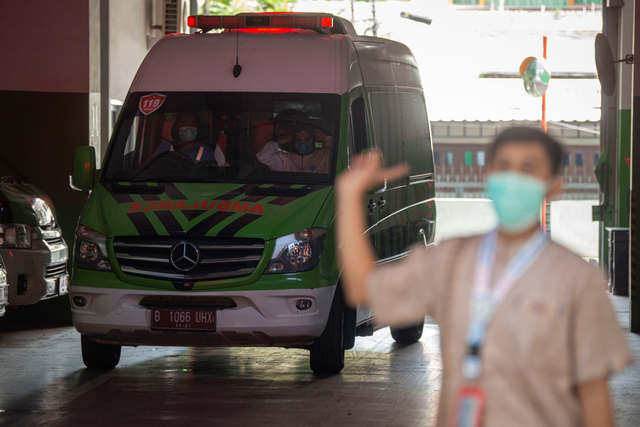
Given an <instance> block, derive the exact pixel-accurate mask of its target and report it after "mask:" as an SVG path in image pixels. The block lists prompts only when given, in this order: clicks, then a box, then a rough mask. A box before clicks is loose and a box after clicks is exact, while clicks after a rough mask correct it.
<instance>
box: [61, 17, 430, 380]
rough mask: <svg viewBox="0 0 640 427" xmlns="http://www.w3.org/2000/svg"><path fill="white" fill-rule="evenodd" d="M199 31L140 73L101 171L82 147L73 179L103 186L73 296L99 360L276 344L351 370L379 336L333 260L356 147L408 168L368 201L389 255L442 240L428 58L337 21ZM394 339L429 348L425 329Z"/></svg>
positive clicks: (322, 365)
mask: <svg viewBox="0 0 640 427" xmlns="http://www.w3.org/2000/svg"><path fill="white" fill-rule="evenodd" d="M189 24H190V25H191V26H193V27H197V28H199V29H201V31H200V32H199V33H197V34H193V35H172V36H167V37H165V38H164V39H162V40H161V41H160V42H158V43H157V44H156V45H155V46H154V48H153V49H152V50H151V51H150V52H149V54H148V55H147V57H146V59H145V60H144V62H143V63H142V65H141V66H140V69H139V71H138V73H137V75H136V77H135V79H134V81H133V84H132V85H131V89H130V92H129V94H128V96H127V99H126V101H125V103H124V105H123V108H122V113H121V115H120V117H119V119H118V122H117V124H116V128H115V131H114V134H113V137H112V139H111V141H110V144H109V147H108V150H107V153H106V157H105V162H104V164H103V167H102V169H101V171H100V173H99V177H98V174H95V173H94V172H96V171H95V166H94V165H95V157H94V153H93V151H92V150H93V148H92V147H81V148H79V149H78V150H77V151H76V157H75V159H74V171H73V183H74V186H76V187H78V188H81V189H85V190H92V192H91V195H90V197H89V199H88V201H87V204H86V206H85V208H84V210H83V213H82V216H81V217H80V220H79V227H78V230H77V233H76V242H75V249H74V273H73V277H72V282H71V292H70V298H71V303H72V310H73V322H74V324H75V327H76V328H77V330H78V331H79V332H80V333H81V334H82V350H83V358H84V361H85V364H86V365H87V366H89V367H92V368H111V367H113V366H115V365H116V364H117V363H118V361H119V358H120V349H121V346H123V345H126V346H136V345H175V346H280V347H297V348H306V349H309V350H310V354H311V358H310V363H311V368H312V369H313V370H314V371H315V372H334V373H335V372H339V371H340V370H342V368H343V366H344V352H345V350H346V349H350V348H352V347H353V345H354V339H355V336H356V335H366V334H371V333H372V332H373V328H372V326H371V325H372V323H371V313H370V312H368V311H360V312H358V313H356V311H355V310H353V309H351V308H349V307H347V306H346V305H345V303H344V300H343V297H342V291H341V288H340V271H339V268H338V266H337V262H336V253H337V250H336V243H335V236H334V228H335V221H334V218H335V203H334V198H335V191H334V188H333V184H334V180H335V177H336V176H337V175H338V174H339V173H340V171H342V170H344V169H345V168H347V167H348V165H349V160H350V158H351V157H353V156H354V155H356V154H357V153H359V152H361V151H363V150H366V149H371V148H379V149H380V150H381V151H382V153H383V156H384V161H385V162H386V164H387V165H389V166H390V165H394V164H397V163H400V162H405V161H408V162H409V163H410V165H411V173H410V175H409V176H407V177H405V178H403V179H399V180H398V181H397V182H388V183H387V184H386V185H385V186H384V188H380V189H377V191H373V190H372V192H371V193H370V194H369V195H368V197H367V198H366V200H364V203H365V205H366V209H367V210H366V212H368V222H369V226H370V228H369V230H368V231H367V233H368V235H369V236H370V237H371V240H372V241H373V243H374V245H375V248H376V250H377V255H378V258H379V259H380V260H381V261H380V262H391V261H394V260H397V259H400V258H402V257H404V256H405V255H406V254H407V248H408V247H409V245H411V244H412V243H414V242H423V243H424V244H425V245H428V244H431V243H432V242H433V236H434V232H435V215H436V212H435V203H434V197H435V188H434V175H433V173H434V165H433V156H432V154H433V150H432V145H431V137H430V129H429V122H428V120H427V112H426V107H425V101H424V96H423V91H422V87H421V82H420V74H419V72H418V68H417V66H416V62H415V59H414V57H413V55H412V53H411V51H410V50H409V49H408V48H407V47H406V46H405V45H403V44H401V43H397V42H394V41H391V40H385V39H381V38H375V37H363V36H358V35H356V34H355V31H354V29H353V26H352V25H351V23H350V22H348V21H346V20H344V19H342V18H339V17H336V16H332V15H326V14H242V15H236V16H197V17H190V18H189ZM216 31H218V32H216ZM94 177H97V178H94ZM393 334H394V337H395V338H396V339H397V340H399V341H404V342H413V341H417V340H418V339H419V338H420V336H421V334H422V324H419V325H414V326H412V327H409V328H406V329H402V330H396V331H393Z"/></svg>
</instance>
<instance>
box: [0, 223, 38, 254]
mask: <svg viewBox="0 0 640 427" xmlns="http://www.w3.org/2000/svg"><path fill="white" fill-rule="evenodd" d="M30 247H31V227H29V226H28V225H25V224H0V248H25V249H28V248H30Z"/></svg>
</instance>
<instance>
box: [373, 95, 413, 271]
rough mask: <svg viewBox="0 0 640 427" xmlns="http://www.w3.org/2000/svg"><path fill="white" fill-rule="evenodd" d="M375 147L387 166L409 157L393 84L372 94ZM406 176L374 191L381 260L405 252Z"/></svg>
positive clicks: (390, 259)
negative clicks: (406, 151)
mask: <svg viewBox="0 0 640 427" xmlns="http://www.w3.org/2000/svg"><path fill="white" fill-rule="evenodd" d="M369 102H370V105H371V115H372V117H373V128H374V133H375V134H374V137H375V143H376V147H377V148H378V149H379V150H380V151H381V152H382V158H383V160H384V166H385V167H392V166H395V165H398V164H401V163H404V162H405V161H406V156H405V147H404V141H403V139H402V129H401V124H402V118H401V113H400V107H399V105H398V94H397V93H395V90H394V89H392V88H379V89H376V91H375V92H373V91H372V92H371V93H370V94H369ZM407 178H408V177H402V178H400V179H398V180H396V181H392V182H391V181H390V182H387V185H386V188H385V189H383V190H381V191H379V192H377V193H376V194H375V195H374V198H373V202H374V203H375V204H376V207H377V210H378V222H377V226H376V228H377V235H378V239H377V242H376V243H377V244H376V252H377V255H378V259H379V260H381V261H385V262H386V261H392V260H394V259H396V258H398V257H400V256H402V255H403V254H404V253H405V252H406V248H407V246H408V241H407V237H408V233H407V222H408V221H407V220H408V218H407V211H406V209H405V208H406V207H407Z"/></svg>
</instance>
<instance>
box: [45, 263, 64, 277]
mask: <svg viewBox="0 0 640 427" xmlns="http://www.w3.org/2000/svg"><path fill="white" fill-rule="evenodd" d="M65 274H67V263H66V262H65V263H62V264H56V265H47V267H46V268H45V272H44V277H45V279H53V278H55V277H60V276H64V275H65Z"/></svg>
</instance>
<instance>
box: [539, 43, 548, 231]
mask: <svg viewBox="0 0 640 427" xmlns="http://www.w3.org/2000/svg"><path fill="white" fill-rule="evenodd" d="M542 57H543V58H544V59H545V60H546V59H547V36H542ZM540 126H541V127H542V132H544V133H546V132H547V91H545V92H544V93H543V94H542V119H541V120H540ZM542 232H543V233H546V232H547V199H544V201H543V202H542Z"/></svg>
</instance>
